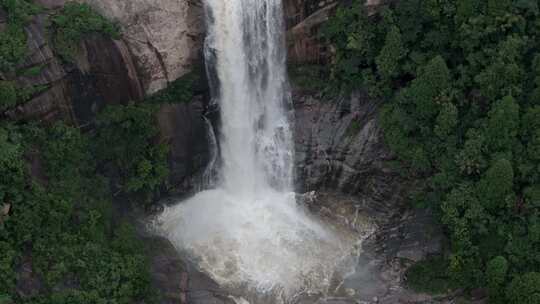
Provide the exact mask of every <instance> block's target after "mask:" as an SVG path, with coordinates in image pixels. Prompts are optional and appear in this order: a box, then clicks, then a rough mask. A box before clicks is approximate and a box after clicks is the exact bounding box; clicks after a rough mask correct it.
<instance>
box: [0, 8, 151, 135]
mask: <svg viewBox="0 0 540 304" xmlns="http://www.w3.org/2000/svg"><path fill="white" fill-rule="evenodd" d="M46 18H47V16H46V15H45V14H41V15H38V16H36V17H35V18H33V20H32V21H31V22H30V24H29V25H28V26H26V28H25V31H26V34H27V38H28V40H27V44H28V55H27V56H26V58H25V59H24V61H23V62H22V63H21V64H20V65H19V66H18V67H17V69H18V70H26V69H30V68H36V67H38V68H39V72H38V73H37V74H31V75H25V74H21V75H7V77H6V78H7V79H11V80H14V81H16V82H17V84H18V85H19V86H20V87H23V88H31V87H41V90H39V91H38V92H36V93H35V94H34V95H33V96H32V98H31V99H30V100H29V101H28V102H26V103H24V104H21V105H19V106H17V107H15V108H13V109H10V110H8V111H7V112H6V113H3V114H4V115H6V116H7V117H9V118H11V119H14V120H38V121H42V122H47V123H52V122H54V121H57V120H66V121H69V122H72V123H74V124H76V125H79V126H84V125H86V124H88V123H89V121H90V120H92V118H93V117H94V116H95V114H96V113H97V112H98V111H99V110H101V109H102V108H103V107H104V106H105V105H106V104H117V103H126V102H129V101H135V100H140V99H142V98H143V96H144V92H143V90H142V87H141V84H140V81H139V78H138V76H137V73H136V70H135V65H134V63H133V60H132V57H131V55H130V53H129V51H128V49H127V46H126V45H125V43H124V42H122V41H120V40H111V39H110V38H106V37H103V36H100V35H92V36H89V37H86V38H85V39H84V40H83V41H82V42H81V45H80V49H81V52H80V54H78V56H77V58H75V60H74V62H73V63H66V62H63V61H62V60H61V59H60V58H59V57H57V56H56V55H55V53H54V50H53V47H52V45H51V43H50V41H49V37H48V34H47V25H46V22H47V21H46Z"/></svg>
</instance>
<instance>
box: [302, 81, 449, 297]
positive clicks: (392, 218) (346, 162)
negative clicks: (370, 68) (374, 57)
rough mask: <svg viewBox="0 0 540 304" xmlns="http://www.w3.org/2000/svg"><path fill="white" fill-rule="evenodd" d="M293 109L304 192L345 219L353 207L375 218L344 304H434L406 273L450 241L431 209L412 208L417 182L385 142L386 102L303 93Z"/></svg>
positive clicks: (360, 96)
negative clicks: (396, 163)
mask: <svg viewBox="0 0 540 304" xmlns="http://www.w3.org/2000/svg"><path fill="white" fill-rule="evenodd" d="M293 103H294V108H295V118H296V119H295V147H296V149H295V150H296V151H295V153H296V170H297V171H296V178H297V182H296V184H297V189H299V191H300V192H311V191H316V192H317V193H318V195H317V200H316V202H315V205H318V206H319V208H320V209H321V210H325V209H326V212H329V213H331V214H339V211H340V210H342V209H344V208H345V209H347V208H348V209H347V210H349V211H347V212H345V214H348V215H349V216H351V215H353V214H356V216H357V217H360V218H361V217H363V218H367V219H370V221H372V222H373V223H374V227H375V229H374V230H373V231H372V232H370V233H371V235H370V236H369V237H368V238H367V239H366V241H364V243H363V246H362V248H363V253H362V255H361V256H360V258H359V261H358V265H357V267H356V268H357V269H356V272H355V274H354V275H352V276H351V277H350V278H348V279H347V280H346V281H345V282H344V287H345V288H346V289H347V288H348V289H349V290H351V291H354V296H345V297H344V298H343V299H341V301H343V303H355V302H356V303H358V301H360V303H387V304H393V303H432V302H429V301H431V300H432V297H430V296H427V295H420V294H416V293H414V292H412V291H410V290H407V288H405V286H404V282H403V280H404V274H405V271H406V269H407V268H408V266H410V265H411V264H413V263H414V262H418V261H419V260H422V259H424V258H426V257H428V256H430V255H434V254H438V253H440V252H441V250H442V243H443V241H444V237H443V234H442V231H441V229H440V228H438V225H437V224H436V223H435V222H434V220H433V215H432V214H431V213H430V212H429V211H427V210H415V209H412V208H411V207H410V206H409V205H408V204H407V201H406V197H407V191H408V189H410V188H411V187H413V186H414V180H413V179H412V178H411V179H409V178H405V177H403V176H401V175H400V174H399V172H397V171H396V170H395V169H393V167H392V166H390V161H392V160H395V157H394V155H393V154H392V153H391V152H390V151H389V149H388V148H387V146H386V145H385V144H384V138H383V133H382V130H381V126H380V123H379V118H378V114H379V110H380V102H378V101H377V100H374V99H372V98H369V97H367V96H366V95H365V94H362V93H360V92H356V93H353V94H352V95H351V96H347V97H332V98H328V97H326V98H325V97H323V96H321V95H320V94H317V93H313V92H309V91H305V90H299V89H296V90H294V91H293ZM344 218H346V217H344ZM348 222H351V220H348ZM353 222H354V223H357V220H354V221H353ZM317 303H334V302H332V301H329V302H328V301H327V302H324V301H323V302H317ZM433 303H439V302H433Z"/></svg>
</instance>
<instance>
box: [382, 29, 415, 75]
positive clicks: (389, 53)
mask: <svg viewBox="0 0 540 304" xmlns="http://www.w3.org/2000/svg"><path fill="white" fill-rule="evenodd" d="M406 55H407V50H406V49H405V46H404V45H403V42H402V41H401V33H400V32H399V28H398V27H396V26H392V27H391V28H390V31H389V32H388V34H387V35H386V41H385V43H384V46H383V48H382V50H381V52H380V53H379V55H378V56H377V58H375V62H376V63H377V68H378V70H379V73H380V74H381V76H382V78H383V79H391V78H392V77H395V76H397V75H398V73H399V66H400V65H399V62H400V60H401V59H402V58H403V57H405V56H406Z"/></svg>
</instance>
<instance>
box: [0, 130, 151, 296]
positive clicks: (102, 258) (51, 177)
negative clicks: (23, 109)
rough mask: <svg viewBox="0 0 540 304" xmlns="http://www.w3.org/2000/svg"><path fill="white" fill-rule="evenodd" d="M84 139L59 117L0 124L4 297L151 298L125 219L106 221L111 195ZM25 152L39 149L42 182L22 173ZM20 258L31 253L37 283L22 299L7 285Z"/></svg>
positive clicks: (0, 271)
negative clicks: (44, 124) (49, 122)
mask: <svg viewBox="0 0 540 304" xmlns="http://www.w3.org/2000/svg"><path fill="white" fill-rule="evenodd" d="M89 144H90V141H89V138H88V137H87V136H86V135H83V134H81V133H80V131H79V130H78V129H76V128H73V127H69V126H66V125H64V124H61V123H58V124H56V125H54V126H52V127H50V128H38V127H34V126H32V125H25V126H23V127H15V126H13V125H5V126H2V127H0V151H1V152H0V164H1V166H0V173H1V176H2V183H0V202H8V203H9V204H10V205H11V206H12V208H11V209H12V211H11V212H10V214H9V216H8V217H7V219H2V223H1V224H0V250H1V252H2V255H0V256H1V258H0V295H3V297H4V298H5V299H8V298H11V299H13V301H14V302H16V303H44V304H46V303H126V304H127V303H133V302H140V301H150V300H151V294H152V292H151V290H150V282H149V275H148V268H147V262H146V259H145V257H144V255H143V254H142V252H141V248H142V244H141V243H140V242H139V240H137V238H136V236H135V234H134V233H133V229H132V228H130V227H129V224H127V223H124V224H123V225H122V226H120V227H118V228H117V227H115V226H112V225H111V222H112V221H111V218H110V214H111V213H110V211H109V210H110V209H111V208H112V201H111V199H112V194H111V193H110V190H109V187H108V184H109V183H108V182H107V180H106V179H105V178H104V177H102V176H100V174H99V173H98V172H97V167H96V164H95V163H94V162H93V157H92V156H91V154H90V148H89ZM27 153H31V154H33V155H36V153H37V155H39V156H40V161H41V162H42V170H43V172H42V173H43V174H44V175H45V177H46V185H42V184H41V183H42V181H40V182H38V181H37V180H34V177H33V176H31V175H30V174H29V173H30V172H29V168H27V163H26V162H25V161H24V158H25V157H24V156H25V155H26V154H27ZM44 227H46V229H44ZM111 236H114V237H111ZM119 243H122V244H123V245H124V247H121V246H119V245H118V244H119ZM127 244H129V245H127ZM24 259H31V260H32V267H33V272H34V273H35V274H37V275H38V276H39V278H40V280H41V282H42V283H43V288H42V289H40V292H39V294H37V295H35V296H33V297H31V298H27V299H22V298H20V297H19V295H18V294H17V293H16V289H15V288H14V287H15V283H16V280H17V273H16V272H15V269H18V268H19V267H20V264H19V263H20V262H21V261H22V260H24ZM4 295H5V296H4ZM8 303H9V301H8Z"/></svg>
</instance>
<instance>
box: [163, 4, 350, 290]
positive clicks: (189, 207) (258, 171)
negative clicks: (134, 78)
mask: <svg viewBox="0 0 540 304" xmlns="http://www.w3.org/2000/svg"><path fill="white" fill-rule="evenodd" d="M205 5H206V18H207V25H208V36H207V39H206V46H205V55H206V59H207V64H208V66H207V70H208V71H214V72H215V73H216V77H210V79H214V81H211V82H210V85H211V92H212V94H213V95H214V96H213V98H214V99H215V100H217V102H218V103H219V108H220V111H221V121H222V122H221V126H220V134H219V142H220V152H221V160H220V162H219V163H220V165H221V167H220V169H219V172H220V173H219V181H218V183H217V186H216V187H215V189H211V190H206V191H203V192H200V193H198V194H196V195H195V196H194V197H192V198H190V199H188V200H187V201H183V202H179V203H178V204H177V205H175V206H172V207H168V208H165V211H164V212H163V214H161V215H160V216H159V219H158V220H157V222H158V224H159V226H158V230H159V232H160V233H161V234H163V235H164V236H166V237H167V238H169V239H170V240H171V242H172V243H173V244H174V245H175V247H176V248H177V249H178V250H179V251H181V252H183V253H185V254H186V255H187V256H189V257H191V258H192V259H193V261H194V262H195V263H196V264H197V265H198V266H199V267H200V268H201V269H202V270H203V271H205V272H206V273H207V274H209V275H210V276H212V278H214V279H215V280H216V281H217V282H218V283H219V284H221V285H223V286H226V287H229V288H236V289H238V288H242V289H249V290H255V291H257V292H259V293H269V292H276V291H279V292H280V293H282V295H283V294H285V295H287V296H292V295H294V294H298V293H301V292H321V291H322V290H323V289H325V288H327V287H328V286H329V285H330V281H331V278H332V276H333V275H334V274H335V271H336V270H337V269H338V268H339V266H340V265H341V263H342V261H343V257H344V255H346V254H344V253H345V252H350V251H349V249H350V243H349V245H347V244H346V242H343V240H342V238H341V237H340V236H339V235H338V233H336V232H335V231H334V230H333V229H330V228H328V227H324V226H323V225H322V224H321V223H320V222H319V221H318V220H317V219H314V218H312V217H311V216H310V215H309V214H307V213H306V211H305V210H304V209H303V208H302V207H301V206H299V205H297V204H296V201H295V194H294V192H293V189H292V183H293V157H294V155H293V154H294V153H293V144H292V135H291V126H290V123H289V121H290V119H289V118H290V117H291V116H292V110H291V107H290V95H289V91H288V85H287V77H286V50H285V42H284V24H283V16H282V3H281V0H206V3H205ZM348 246H349V247H348Z"/></svg>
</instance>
